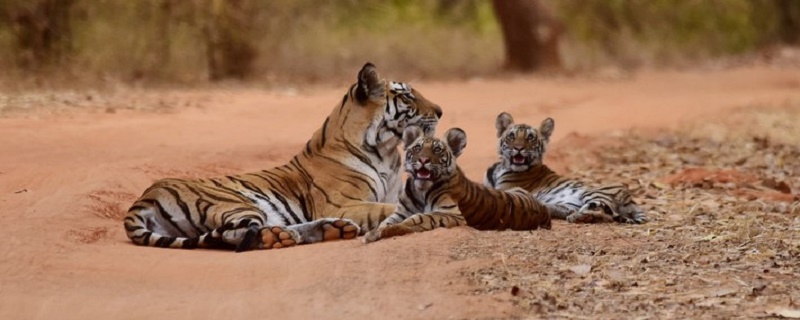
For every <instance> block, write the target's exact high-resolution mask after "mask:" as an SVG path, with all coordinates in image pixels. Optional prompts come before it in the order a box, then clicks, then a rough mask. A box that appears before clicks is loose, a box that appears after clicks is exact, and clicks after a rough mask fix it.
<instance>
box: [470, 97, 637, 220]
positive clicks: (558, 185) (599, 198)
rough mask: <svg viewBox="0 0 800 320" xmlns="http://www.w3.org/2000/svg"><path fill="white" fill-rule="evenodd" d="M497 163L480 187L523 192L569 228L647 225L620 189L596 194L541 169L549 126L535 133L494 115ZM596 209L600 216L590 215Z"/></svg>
mask: <svg viewBox="0 0 800 320" xmlns="http://www.w3.org/2000/svg"><path fill="white" fill-rule="evenodd" d="M495 127H496V128H497V137H498V138H499V141H498V148H497V151H498V153H499V154H500V161H499V162H497V163H495V164H493V165H492V166H491V167H489V169H488V170H486V177H485V179H484V185H486V186H487V187H491V188H495V189H499V190H507V189H511V188H523V189H525V190H528V191H530V192H531V193H532V194H533V195H534V196H535V197H536V198H537V199H539V200H540V201H542V202H544V203H545V204H547V205H548V206H549V207H550V208H551V213H552V214H553V217H554V218H559V219H566V220H567V221H569V222H593V221H595V220H598V219H599V220H606V219H605V217H608V218H612V219H613V220H614V221H617V222H630V223H643V222H646V221H647V217H646V216H645V214H644V212H643V211H642V209H640V208H639V207H638V206H637V205H636V202H634V201H633V199H632V198H631V193H630V191H629V190H628V188H626V187H625V186H622V185H606V186H601V187H597V188H593V187H590V186H588V185H587V184H585V183H583V182H581V181H577V180H574V179H569V178H565V177H562V176H560V175H558V174H557V173H555V172H553V171H552V170H550V168H548V167H547V166H546V165H544V163H542V161H543V159H544V153H545V149H546V147H547V144H548V142H549V141H550V135H552V134H553V129H554V128H555V121H554V120H553V119H552V118H547V119H544V120H543V121H542V123H541V125H540V126H539V128H538V129H536V128H534V127H532V126H529V125H527V124H514V118H513V117H511V115H510V114H508V113H505V112H503V113H500V114H499V115H498V116H497V120H496V122H495ZM597 209H602V210H603V212H604V213H605V214H606V215H594V214H591V211H594V210H597Z"/></svg>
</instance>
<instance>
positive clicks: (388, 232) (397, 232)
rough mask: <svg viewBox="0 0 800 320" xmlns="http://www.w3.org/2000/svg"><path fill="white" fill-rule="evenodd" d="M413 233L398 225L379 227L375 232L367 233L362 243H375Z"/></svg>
mask: <svg viewBox="0 0 800 320" xmlns="http://www.w3.org/2000/svg"><path fill="white" fill-rule="evenodd" d="M413 232H414V231H413V230H411V229H409V228H408V227H405V226H402V225H399V224H392V225H388V226H381V227H378V228H377V229H375V230H372V231H370V232H367V234H366V235H364V243H370V242H375V241H378V240H380V239H386V238H391V237H399V236H402V235H406V234H409V233H413Z"/></svg>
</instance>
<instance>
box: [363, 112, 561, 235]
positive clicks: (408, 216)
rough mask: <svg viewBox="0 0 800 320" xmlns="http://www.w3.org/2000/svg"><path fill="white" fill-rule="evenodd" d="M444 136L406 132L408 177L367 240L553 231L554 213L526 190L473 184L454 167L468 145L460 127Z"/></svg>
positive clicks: (415, 129) (369, 233)
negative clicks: (443, 232)
mask: <svg viewBox="0 0 800 320" xmlns="http://www.w3.org/2000/svg"><path fill="white" fill-rule="evenodd" d="M444 136H445V138H444V139H443V140H442V139H437V138H433V137H426V136H425V135H424V134H423V132H422V130H421V129H420V128H418V127H407V128H406V130H405V131H404V132H403V144H404V145H405V152H406V163H405V170H406V172H407V173H408V179H407V180H406V183H405V187H404V188H403V190H402V192H401V194H400V204H399V205H398V206H397V211H395V213H394V214H392V215H391V216H389V218H387V219H386V220H384V221H383V222H381V224H380V226H378V228H377V229H375V230H372V231H370V232H368V233H367V234H366V236H365V238H364V241H365V242H372V241H377V240H380V239H383V238H388V237H393V236H399V235H404V234H408V233H412V232H423V231H428V230H432V229H435V228H451V227H457V226H464V225H467V226H470V227H473V228H476V229H480V230H505V229H512V230H534V229H538V228H542V229H550V213H549V210H548V208H547V207H546V206H544V205H542V204H541V203H539V202H538V201H537V200H535V199H534V198H533V197H531V195H530V194H529V193H528V192H527V191H525V190H523V189H515V190H513V189H512V190H508V191H499V190H494V189H491V188H487V187H484V186H482V185H480V184H478V183H475V182H472V181H470V180H469V179H468V178H467V177H466V176H465V175H464V173H463V172H462V171H461V169H460V168H459V167H458V165H457V164H456V158H457V157H458V156H460V155H461V153H462V152H463V151H464V147H466V145H467V135H466V133H464V131H463V130H461V129H459V128H453V129H450V130H447V132H446V133H445V135H444Z"/></svg>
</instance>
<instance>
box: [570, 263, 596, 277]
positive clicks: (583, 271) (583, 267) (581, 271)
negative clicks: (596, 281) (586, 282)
mask: <svg viewBox="0 0 800 320" xmlns="http://www.w3.org/2000/svg"><path fill="white" fill-rule="evenodd" d="M569 270H570V271H572V272H575V274H577V275H579V276H585V275H587V274H588V273H589V272H590V271H592V266H590V265H588V264H579V265H576V266H572V267H570V268H569Z"/></svg>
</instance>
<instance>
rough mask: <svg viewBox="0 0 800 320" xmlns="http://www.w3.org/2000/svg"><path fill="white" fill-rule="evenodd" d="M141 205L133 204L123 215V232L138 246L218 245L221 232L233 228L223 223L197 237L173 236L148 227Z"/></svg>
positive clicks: (190, 247) (191, 247)
mask: <svg viewBox="0 0 800 320" xmlns="http://www.w3.org/2000/svg"><path fill="white" fill-rule="evenodd" d="M142 210H147V208H142V207H141V206H133V207H131V208H130V209H129V210H128V213H127V215H126V216H125V221H124V225H125V233H126V234H127V236H128V238H129V239H131V241H133V243H135V244H137V245H140V246H149V247H160V248H176V249H196V248H208V247H218V246H222V245H224V244H225V242H224V241H223V239H222V234H223V232H225V231H228V230H231V229H233V226H229V225H225V226H222V227H219V228H216V229H212V230H211V231H208V232H206V233H203V234H201V235H199V236H197V237H175V236H168V235H163V234H159V233H157V232H155V231H153V230H151V229H150V227H149V226H148V223H147V218H146V217H144V216H143V215H142V212H141V211H142Z"/></svg>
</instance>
